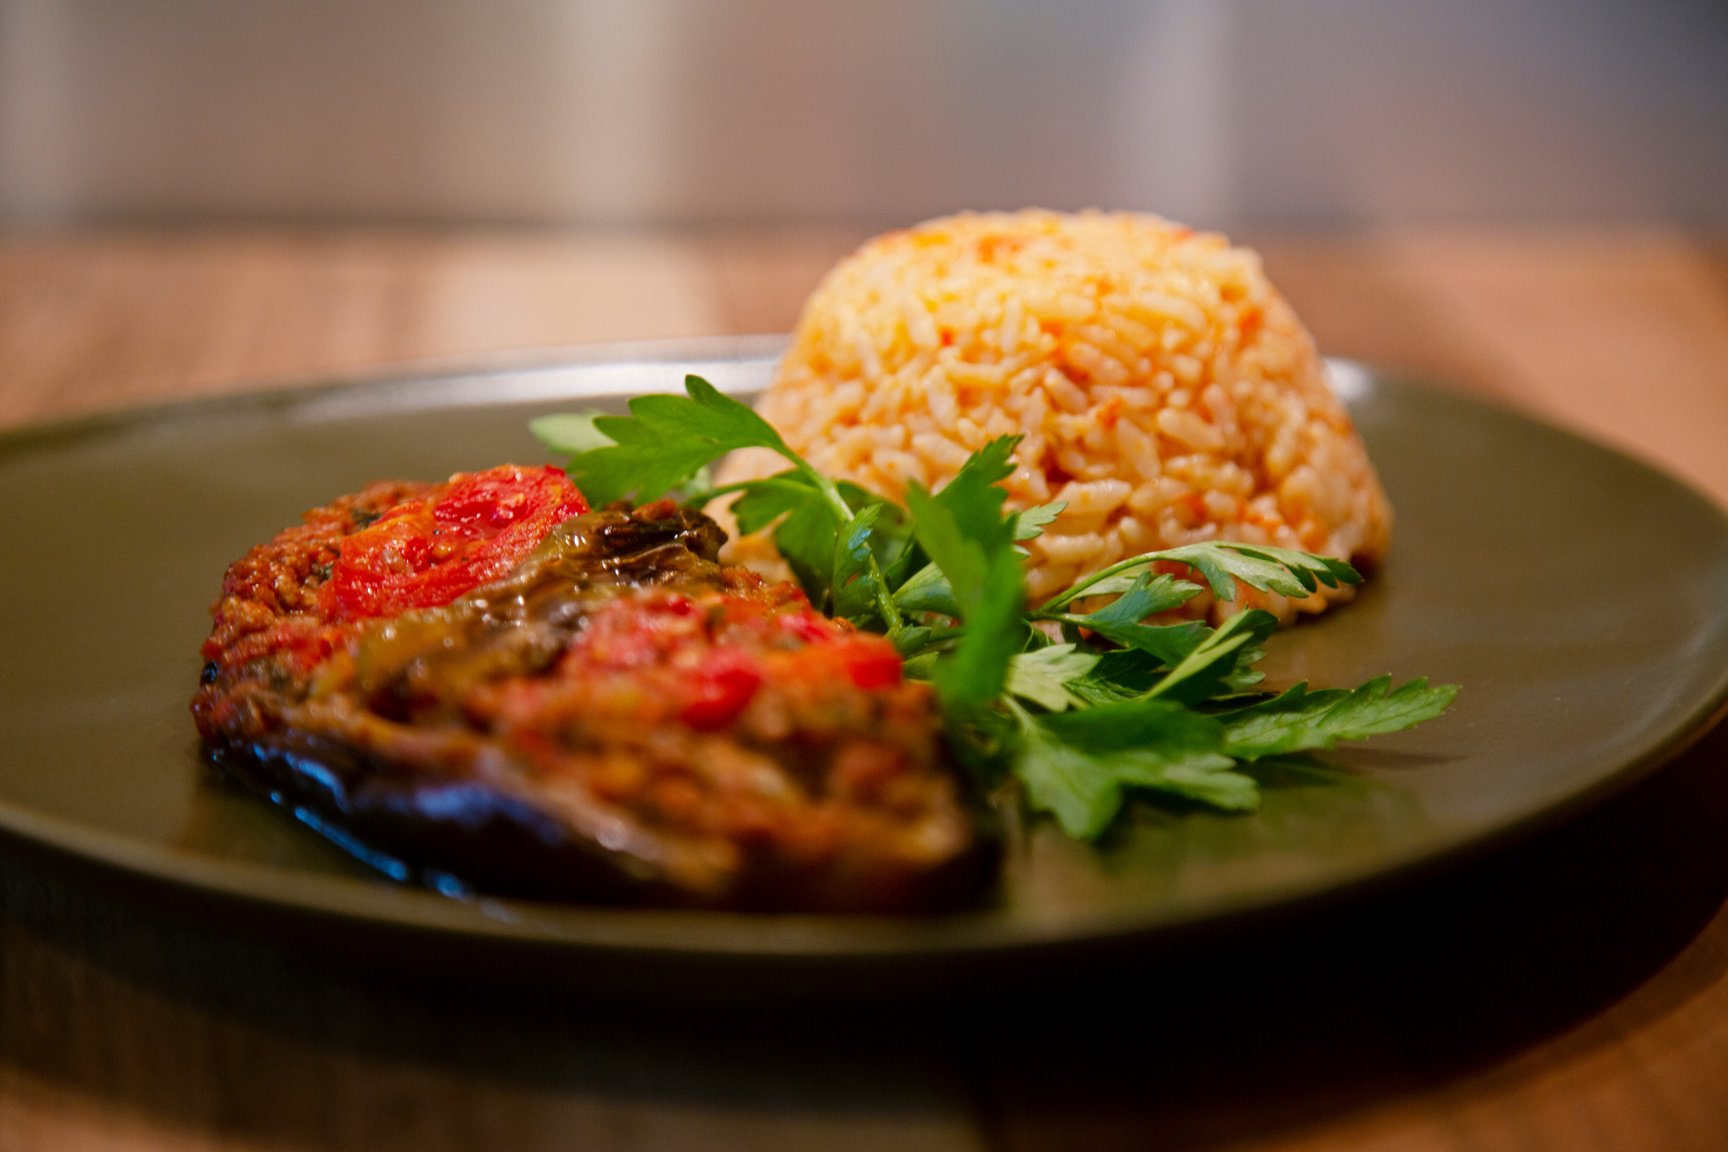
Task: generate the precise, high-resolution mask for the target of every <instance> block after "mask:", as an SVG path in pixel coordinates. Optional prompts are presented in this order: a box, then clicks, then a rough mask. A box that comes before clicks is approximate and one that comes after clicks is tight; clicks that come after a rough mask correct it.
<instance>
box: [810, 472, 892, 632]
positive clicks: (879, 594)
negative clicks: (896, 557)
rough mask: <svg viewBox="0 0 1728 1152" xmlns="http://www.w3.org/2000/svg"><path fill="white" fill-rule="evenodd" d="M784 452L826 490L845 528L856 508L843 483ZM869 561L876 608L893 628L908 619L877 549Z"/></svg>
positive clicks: (819, 488) (832, 507) (890, 629)
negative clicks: (848, 499) (844, 493)
mask: <svg viewBox="0 0 1728 1152" xmlns="http://www.w3.org/2000/svg"><path fill="white" fill-rule="evenodd" d="M781 455H783V456H785V457H786V459H787V460H789V461H791V462H792V465H793V466H794V467H795V468H797V469H798V470H799V471H800V472H802V473H804V475H806V476H808V477H809V478H810V482H811V483H812V484H814V485H815V486H816V491H818V492H820V493H822V499H823V500H825V501H827V503H828V507H829V508H831V509H833V510H834V515H835V516H837V517H839V519H840V527H841V530H842V531H844V530H845V527H846V524H847V522H848V521H850V520H851V519H852V516H853V512H852V506H851V505H850V504H848V503H846V497H844V496H842V495H840V488H839V486H838V485H836V484H835V483H834V481H832V480H830V479H829V478H828V477H826V476H824V475H823V474H822V473H820V472H818V471H816V469H815V468H813V467H811V466H810V463H809V462H808V461H807V460H805V459H804V458H803V457H802V456H800V455H798V454H797V453H796V452H792V451H790V450H788V451H786V452H782V453H781ZM865 563H866V564H867V565H868V571H869V579H870V589H871V593H872V595H873V596H874V597H875V600H876V610H877V611H878V612H880V613H882V621H883V623H884V624H886V625H887V626H888V630H889V631H893V630H894V629H896V628H899V627H901V626H902V625H903V624H904V623H905V620H904V619H903V618H902V617H901V615H900V608H899V606H898V605H897V604H895V603H894V594H893V593H892V592H890V591H889V590H888V581H887V579H886V578H885V577H884V576H883V575H882V567H881V565H879V564H877V563H876V553H875V552H873V551H872V552H869V554H868V555H867V557H866V558H865Z"/></svg>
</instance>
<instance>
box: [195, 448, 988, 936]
mask: <svg viewBox="0 0 1728 1152" xmlns="http://www.w3.org/2000/svg"><path fill="white" fill-rule="evenodd" d="M457 479H460V478H457ZM454 482H455V481H454V480H453V483H454ZM444 487H446V486H439V485H410V484H399V483H385V484H379V485H374V486H372V487H371V488H368V489H366V490H365V491H363V492H361V493H358V494H356V495H353V496H348V497H343V498H342V499H340V500H337V501H335V502H333V503H332V504H330V505H326V506H324V507H322V508H318V509H314V510H313V511H311V512H309V513H308V514H307V516H306V518H305V523H304V524H302V525H300V526H298V527H296V528H292V529H289V530H287V531H285V532H283V533H281V534H279V535H278V536H277V537H276V538H275V539H274V540H272V541H270V542H269V543H267V544H264V545H261V546H260V547H258V548H255V549H253V550H252V551H251V552H250V553H248V554H247V555H246V556H245V557H243V558H242V559H241V560H240V561H238V562H236V564H235V565H233V566H231V567H230V569H229V571H228V574H227V576H226V578H225V580H224V585H223V593H222V595H221V597H220V598H219V599H218V600H217V602H216V604H215V606H214V608H213V615H214V617H215V627H214V629H213V631H212V633H211V637H210V639H209V640H208V641H207V642H206V644H205V647H204V657H205V661H206V663H205V669H204V674H203V676H202V677H201V682H200V685H199V688H198V691H197V694H196V695H195V697H194V699H193V703H192V711H193V715H194V719H195V720H196V722H197V725H198V729H199V732H200V733H201V734H202V736H203V737H204V741H205V745H206V749H207V754H208V757H209V760H210V762H211V764H212V765H214V766H215V767H216V769H217V770H218V771H219V772H221V773H222V774H223V775H225V776H228V777H230V778H232V779H234V780H237V781H238V782H240V783H241V784H243V785H245V786H246V787H248V788H249V789H251V790H253V791H255V792H257V793H258V794H260V795H261V796H264V797H267V798H269V799H271V800H272V801H274V802H276V803H278V804H280V805H282V806H283V807H284V808H287V809H289V810H291V811H293V812H294V813H295V814H296V815H298V816H299V817H300V818H301V819H302V820H303V821H305V822H306V823H308V824H309V825H311V826H313V827H314V828H316V829H318V830H319V831H321V832H323V833H324V834H326V835H327V836H329V837H330V838H331V839H332V840H334V841H335V842H336V843H338V844H340V845H342V846H344V847H346V848H348V849H349V850H351V851H354V852H355V853H356V854H357V855H358V856H360V857H361V858H362V859H367V860H370V861H372V862H374V863H378V864H383V865H387V870H388V871H389V872H391V874H393V875H402V874H408V875H414V876H419V877H421V878H429V877H435V878H443V877H455V878H457V879H459V880H460V881H461V882H462V883H463V884H465V885H467V886H468V887H471V888H472V889H475V890H478V891H482V892H489V893H497V894H502V895H517V896H524V897H531V898H538V899H549V900H566V901H580V902H586V903H596V904H609V905H654V906H671V907H690V908H715V909H732V910H745V911H772V912H793V911H807V912H844V913H868V914H911V913H927V912H936V911H943V910H948V909H954V908H958V907H964V906H967V905H968V904H972V903H976V902H977V901H978V900H980V899H981V898H982V897H983V895H984V893H985V892H986V891H987V889H988V888H989V886H990V884H991V882H992V880H993V878H994V876H995V875H996V871H997V864H998V857H999V845H998V840H997V837H996V836H995V834H994V832H993V826H992V824H991V821H990V819H989V817H988V814H987V813H986V812H985V811H984V810H983V809H982V808H981V806H979V805H978V804H977V803H976V802H975V800H974V799H973V798H972V796H971V795H970V793H969V790H968V789H967V788H966V786H965V782H964V780H963V779H962V777H961V776H960V774H959V773H958V772H957V770H956V769H955V766H954V765H953V764H952V762H951V760H950V758H949V757H948V755H947V752H946V749H945V745H944V743H943V741H942V737H941V723H940V717H939V715H938V712H937V708H936V703H935V700H934V697H933V694H932V693H931V692H930V690H929V688H928V686H927V685H925V684H922V683H917V682H912V681H907V680H905V679H903V678H902V676H901V674H900V672H901V669H900V664H899V658H898V656H897V655H896V654H895V653H894V651H893V648H892V646H891V645H889V644H888V642H887V641H886V640H884V639H882V638H881V637H877V636H870V635H865V634H862V633H859V632H856V631H855V630H853V629H852V628H851V627H850V626H849V625H847V624H845V623H844V622H839V621H833V620H828V619H825V618H823V617H822V616H820V615H819V614H817V613H815V612H814V611H812V610H811V608H810V607H809V605H808V603H807V602H806V601H805V600H804V598H803V596H802V594H801V593H799V592H798V591H797V590H796V589H795V588H793V587H792V586H790V585H785V584H769V583H766V582H764V581H763V580H762V579H761V578H759V577H757V576H756V575H754V574H753V573H750V572H748V571H746V570H744V569H740V568H732V567H727V566H722V565H720V564H719V563H717V561H716V559H715V556H716V553H717V551H718V548H719V546H720V544H721V543H722V542H723V540H724V536H723V534H722V533H721V531H720V529H719V528H718V527H717V526H716V525H715V524H714V523H713V522H712V521H710V520H708V519H707V518H706V517H705V516H702V515H701V514H700V513H698V512H695V511H693V510H690V509H685V508H680V507H677V506H675V505H673V504H671V503H669V502H664V501H663V502H659V503H657V504H652V505H647V506H644V507H642V508H637V509H628V508H622V507H614V508H610V509H606V510H602V511H598V512H587V513H584V514H581V515H578V516H575V517H572V518H569V519H567V520H564V521H563V522H561V523H559V524H558V525H557V526H556V527H555V528H554V529H553V530H552V531H551V532H550V533H549V534H548V535H547V536H546V537H545V538H544V539H543V540H542V541H541V542H540V543H539V545H538V547H537V548H536V550H535V551H534V552H533V553H532V554H531V555H529V556H528V557H527V558H526V559H525V560H522V561H521V562H520V563H518V564H516V565H515V566H514V567H513V568H511V569H510V570H509V571H508V572H506V573H504V574H503V575H502V576H500V577H498V578H495V579H491V580H489V581H487V582H484V583H481V584H479V585H478V586H476V587H473V588H471V589H469V590H468V591H466V592H465V593H463V594H462V595H460V596H458V597H457V598H456V599H454V600H452V601H451V602H449V603H447V604H442V605H436V606H429V607H417V608H412V609H408V610H405V611H399V612H396V613H395V614H393V615H380V616H362V617H357V618H347V617H344V616H343V615H342V613H341V612H339V611H332V610H331V598H330V597H329V596H328V595H321V594H320V591H321V588H322V586H323V585H324V584H325V583H326V582H328V581H329V580H330V579H331V572H332V571H333V569H334V568H335V567H336V566H338V565H339V564H340V563H341V556H342V548H343V546H344V543H345V542H350V543H351V539H350V538H351V537H353V536H354V534H356V533H358V532H361V531H364V530H365V529H366V528H367V526H369V525H371V524H372V523H374V522H375V521H378V520H380V518H383V519H385V520H389V519H390V518H391V517H392V516H394V514H395V513H394V511H393V510H394V509H395V508H396V507H397V506H399V505H401V504H402V503H403V502H405V501H407V502H412V501H422V502H424V501H427V500H435V499H436V498H437V497H438V496H439V495H440V493H441V491H443V489H444ZM441 886H442V885H441Z"/></svg>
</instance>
